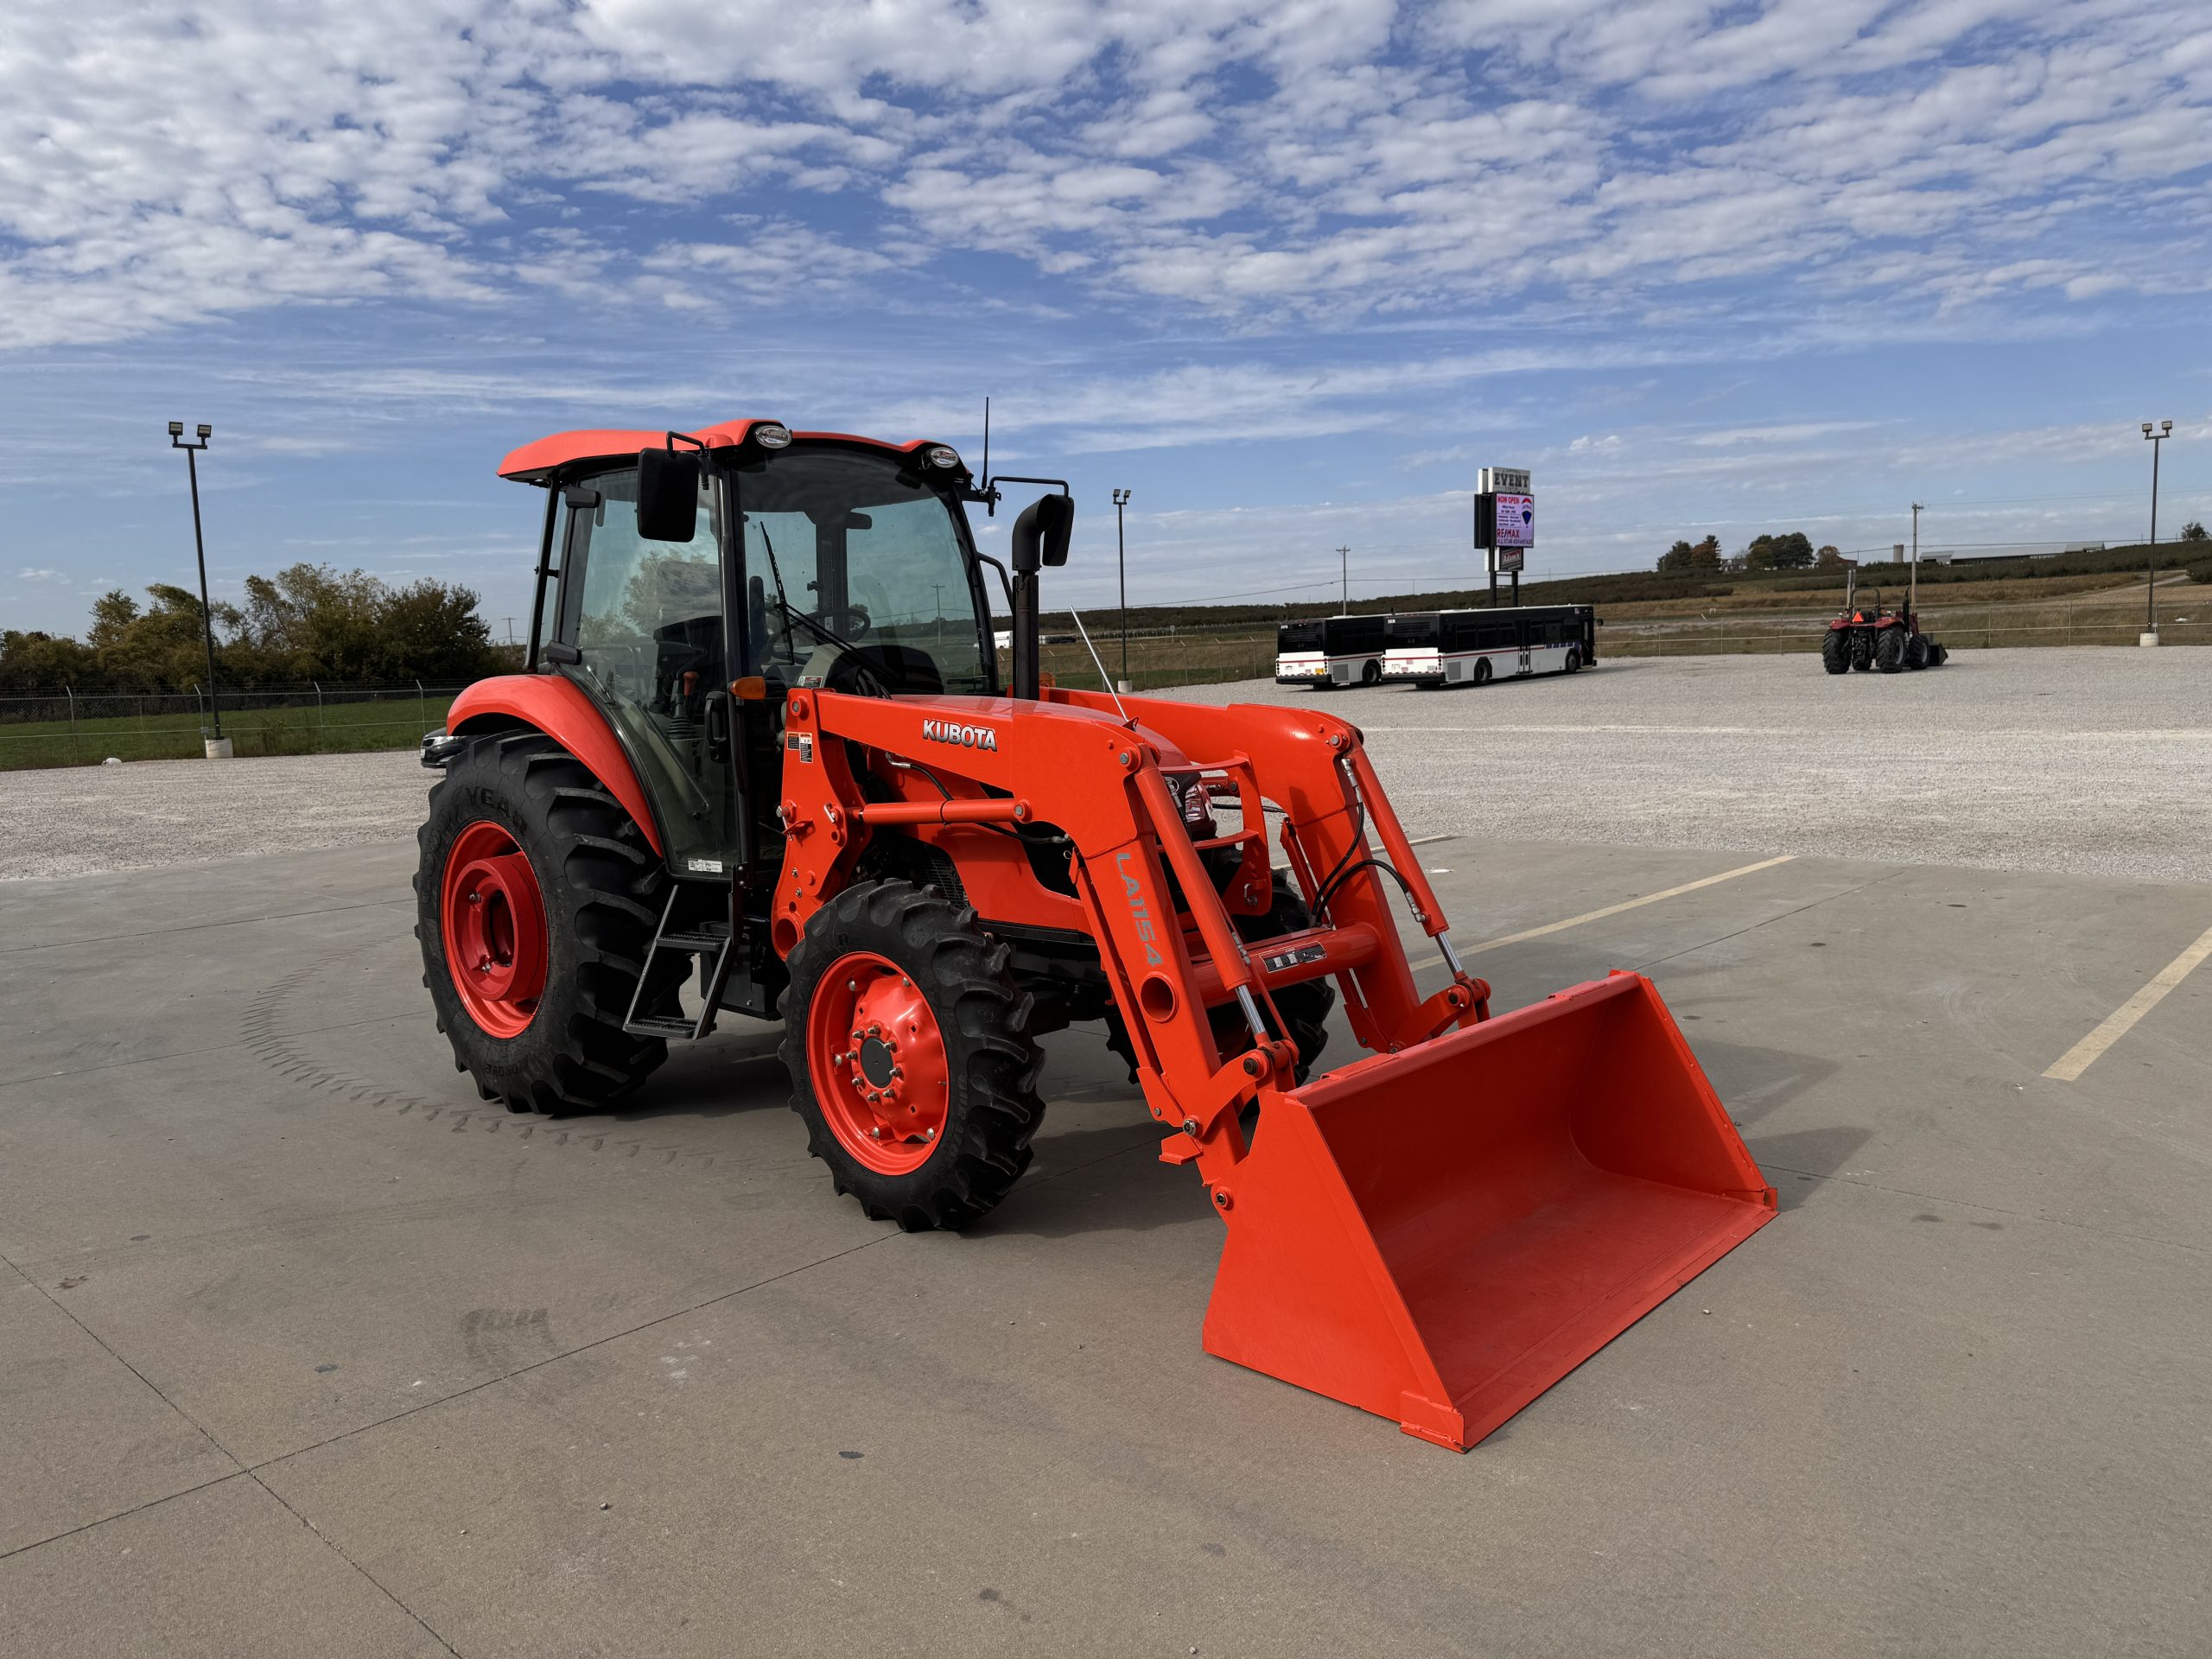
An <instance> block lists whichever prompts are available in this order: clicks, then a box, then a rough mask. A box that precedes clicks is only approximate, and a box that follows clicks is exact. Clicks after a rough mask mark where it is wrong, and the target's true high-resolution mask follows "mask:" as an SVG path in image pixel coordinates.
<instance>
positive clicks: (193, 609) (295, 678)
mask: <svg viewBox="0 0 2212 1659" xmlns="http://www.w3.org/2000/svg"><path fill="white" fill-rule="evenodd" d="M146 598H147V601H148V602H147V604H146V605H144V606H143V607H141V606H140V604H139V602H138V601H137V600H135V599H133V598H132V597H131V596H130V594H126V593H124V592H122V591H120V590H118V591H116V592H113V593H108V594H102V595H101V596H100V597H99V599H97V600H95V601H92V626H90V627H89V628H88V629H87V630H86V637H85V639H84V641H83V643H81V644H80V643H79V642H78V641H77V640H74V639H56V638H54V637H52V636H49V635H47V634H43V633H21V632H15V631H12V630H11V631H10V632H7V633H6V634H5V635H3V636H0V687H6V688H8V689H10V690H18V691H28V690H34V689H39V690H51V689H53V688H54V687H56V686H60V685H64V684H66V685H69V686H72V687H74V688H76V689H78V690H148V691H153V690H182V689H183V688H184V687H185V686H188V685H190V684H193V683H196V682H200V681H202V680H205V679H206V678H207V645H206V643H205V640H204V638H203V633H202V626H201V610H200V596H199V595H198V594H195V593H193V592H191V591H189V590H188V589H187V588H178V587H174V586H172V585H170V584H169V583H167V582H156V583H155V584H153V585H152V586H151V587H149V588H147V589H146ZM476 605H477V597H476V594H475V593H474V591H473V590H471V589H469V588H464V587H461V586H460V585H459V584H458V583H454V582H436V581H433V580H429V579H425V580H423V581H420V582H410V583H408V584H407V585H406V586H404V587H399V588H394V587H390V586H388V585H386V584H385V582H381V581H379V580H378V578H377V577H375V576H372V575H369V574H368V573H367V572H366V571H365V570H348V571H344V572H340V571H337V570H334V569H331V568H330V567H329V566H327V565H321V564H295V565H291V566H289V567H288V568H287V569H283V570H280V571H278V572H277V574H276V575H274V576H248V577H247V578H246V581H245V604H244V605H243V606H234V605H230V604H226V603H224V602H223V601H216V603H215V606H214V620H215V638H216V645H215V662H216V673H217V675H218V677H219V678H220V679H221V681H222V683H224V684H225V685H226V686H252V685H269V684H277V683H284V684H297V683H301V682H302V681H307V680H321V681H323V682H325V683H336V684H346V683H361V682H365V681H373V680H384V681H395V680H396V681H403V682H404V681H407V680H413V679H421V680H424V681H429V680H436V681H440V682H442V683H446V684H448V685H449V684H452V683H454V682H456V681H467V680H473V679H476V678H479V677H481V676H483V675H485V674H488V673H492V672H494V671H497V670H499V668H500V667H502V666H505V665H508V664H509V661H510V658H511V657H512V653H511V652H506V651H505V650H503V649H502V648H499V647H496V646H494V645H493V644H492V631H491V628H490V626H488V625H487V624H486V622H485V620H484V619H483V618H481V617H480V616H478V615H477V614H476Z"/></svg>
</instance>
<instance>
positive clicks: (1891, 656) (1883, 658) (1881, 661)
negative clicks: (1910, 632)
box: [1874, 628, 1904, 674]
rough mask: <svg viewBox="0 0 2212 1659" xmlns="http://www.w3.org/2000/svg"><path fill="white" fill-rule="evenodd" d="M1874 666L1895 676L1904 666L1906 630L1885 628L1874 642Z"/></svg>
mask: <svg viewBox="0 0 2212 1659" xmlns="http://www.w3.org/2000/svg"><path fill="white" fill-rule="evenodd" d="M1874 666H1875V667H1876V668H1878V669H1879V670H1880V671H1882V672H1883V673H1885V674H1894V673H1896V672H1897V671H1898V670H1899V669H1901V668H1903V667H1904V629H1903V628H1884V629H1883V630H1882V632H1881V633H1880V635H1879V637H1878V638H1877V639H1875V641H1874Z"/></svg>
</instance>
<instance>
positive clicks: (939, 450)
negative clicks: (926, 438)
mask: <svg viewBox="0 0 2212 1659" xmlns="http://www.w3.org/2000/svg"><path fill="white" fill-rule="evenodd" d="M925 453H926V454H927V455H928V457H929V463H930V465H931V466H932V467H957V466H958V465H959V464H960V454H959V452H958V451H957V450H956V449H953V448H950V447H949V446H947V445H945V444H942V443H939V444H933V445H931V447H930V448H929V449H928V450H927V451H926V452H925Z"/></svg>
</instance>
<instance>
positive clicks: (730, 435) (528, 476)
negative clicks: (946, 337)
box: [499, 420, 935, 484]
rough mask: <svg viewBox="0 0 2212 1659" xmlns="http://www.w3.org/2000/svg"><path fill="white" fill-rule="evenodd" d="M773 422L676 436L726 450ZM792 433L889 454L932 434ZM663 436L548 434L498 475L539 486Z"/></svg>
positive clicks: (594, 431) (610, 431)
mask: <svg viewBox="0 0 2212 1659" xmlns="http://www.w3.org/2000/svg"><path fill="white" fill-rule="evenodd" d="M776 424H779V423H776V422H769V421H762V420H741V421H723V422H721V423H720V424H718V425H715V426H702V427H697V428H695V429H692V430H691V431H690V432H683V433H678V434H677V436H679V437H686V438H693V439H696V440H697V441H698V442H700V443H702V444H704V445H705V446H706V447H707V448H709V449H730V448H736V447H737V446H738V445H739V444H741V443H743V442H745V437H746V434H747V433H748V432H750V431H751V430H752V429H753V428H754V427H756V426H767V425H776ZM791 436H792V438H793V439H794V440H795V441H804V440H805V439H808V438H827V439H829V440H831V441H833V442H839V443H865V444H868V445H869V446H870V447H871V448H877V449H884V450H888V451H890V452H891V453H892V454H911V453H912V452H913V451H914V450H917V449H919V448H922V447H923V446H925V444H929V443H932V442H935V440H933V439H931V438H915V439H912V441H910V442H906V443H887V442H884V441H883V440H882V439H880V438H864V437H859V436H856V435H854V434H852V433H850V432H800V431H796V430H795V431H793V432H792V433H791ZM668 437H669V434H668V431H667V429H665V428H663V429H659V430H658V431H650V432H648V431H642V430H641V431H628V430H623V429H616V428H612V427H588V428H584V429H580V430H577V431H575V432H556V433H555V434H553V435H552V436H551V437H549V438H540V439H538V440H537V442H535V443H525V444H524V445H523V446H522V448H519V449H514V450H510V451H509V452H508V454H507V458H506V459H505V461H501V462H500V463H499V476H500V477H501V478H512V479H518V480H521V481H522V482H523V483H525V484H542V483H543V482H544V481H545V480H546V479H547V478H548V477H549V476H550V475H551V474H553V473H554V471H556V469H557V468H559V467H568V466H572V465H574V464H575V463H576V462H579V461H619V460H620V459H621V458H622V457H623V456H625V455H628V456H631V457H633V458H634V457H635V456H636V454H637V453H638V451H639V450H640V449H652V448H658V447H659V446H660V445H662V444H664V443H665V442H668Z"/></svg>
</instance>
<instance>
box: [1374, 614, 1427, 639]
mask: <svg viewBox="0 0 2212 1659" xmlns="http://www.w3.org/2000/svg"><path fill="white" fill-rule="evenodd" d="M1385 632H1386V634H1387V636H1388V638H1389V641H1390V643H1391V644H1392V645H1434V644H1435V643H1436V632H1437V620H1436V615H1435V613H1433V612H1430V613H1428V614H1427V615H1422V616H1394V617H1392V618H1391V619H1390V621H1389V626H1388V628H1387V629H1386V630H1385Z"/></svg>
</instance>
